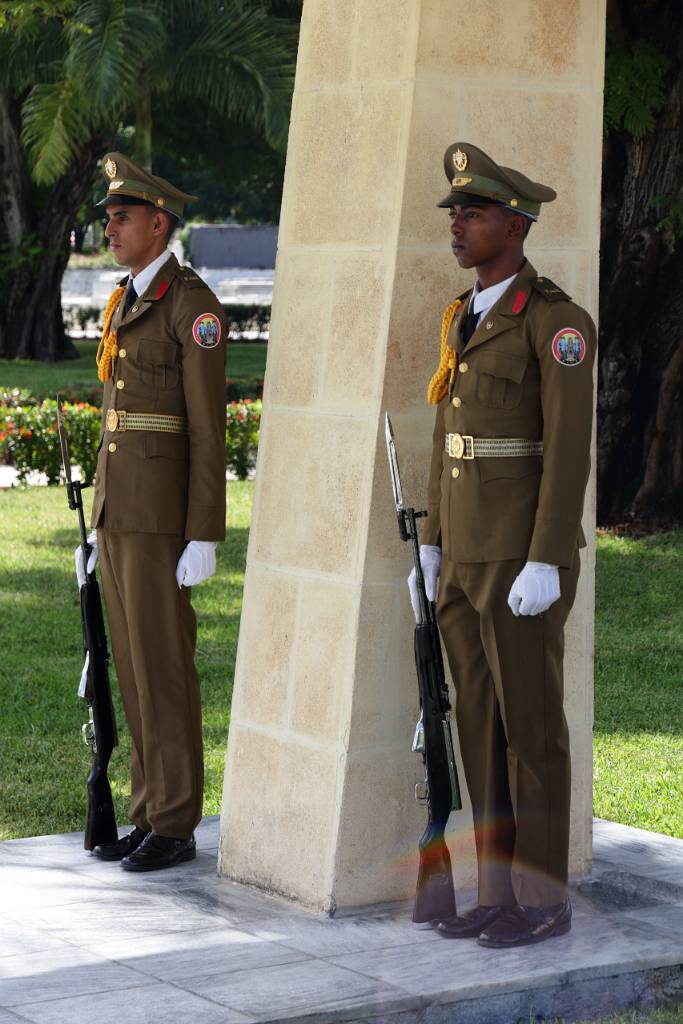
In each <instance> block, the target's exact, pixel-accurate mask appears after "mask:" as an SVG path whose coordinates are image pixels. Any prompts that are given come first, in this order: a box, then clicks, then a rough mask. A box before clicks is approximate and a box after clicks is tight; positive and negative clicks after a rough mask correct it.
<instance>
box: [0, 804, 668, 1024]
mask: <svg viewBox="0 0 683 1024" xmlns="http://www.w3.org/2000/svg"><path fill="white" fill-rule="evenodd" d="M197 841H198V847H199V851H200V852H199V854H198V857H197V860H196V861H194V862H192V863H190V864H184V865H181V866H179V867H178V868H175V869H172V870H167V871H161V872H158V873H154V874H149V875H135V874H129V873H126V872H124V871H122V870H121V869H120V867H119V865H118V864H103V863H101V862H100V861H98V860H96V859H94V858H93V857H91V856H89V855H88V854H86V853H85V852H84V851H83V849H82V834H79V833H73V834H69V835H59V836H44V837H39V838H34V839H19V840H12V841H8V842H4V843H0V1024H18V1022H21V1021H35V1022H39V1024H66V1022H68V1024H86V1022H87V1024H92V1022H93V1021H97V1022H98V1024H120V1022H121V1021H125V1022H126V1024H159V1022H164V1024H180V1022H183V1024H184V1022H187V1021H191V1022H193V1024H240V1022H243V1024H248V1022H255V1021H259V1022H260V1021H285V1020H286V1021H290V1022H294V1021H304V1020H305V1021H307V1022H310V1024H312V1022H314V1021H315V1022H323V1021H324V1022H333V1021H373V1022H376V1024H413V1022H415V1024H417V1022H420V1024H441V1022H450V1024H516V1022H518V1021H519V1020H520V1019H521V1020H522V1021H523V1022H524V1024H528V1022H529V1021H530V1020H532V1021H533V1020H543V1019H545V1020H551V1019H553V1018H554V1017H559V1016H561V1017H563V1018H564V1019H565V1020H567V1021H576V1020H585V1019H588V1018H591V1017H597V1016H599V1015H601V1014H606V1013H608V1012H609V1011H610V1010H613V1009H616V1008H620V1007H625V1006H632V1005H640V1006H649V1005H658V1004H664V1003H666V1002H669V1001H676V1000H677V999H678V1000H680V999H683V841H679V840H675V839H670V838H667V837H665V836H660V835H655V834H652V833H648V832H643V831H640V830H637V829H632V828H627V827H625V826H623V825H617V824H613V823H611V822H607V821H596V822H595V839H594V858H595V860H594V873H593V876H592V878H590V879H586V880H584V881H579V882H578V883H577V884H575V885H574V887H573V893H572V901H573V905H574V926H573V928H572V931H571V932H570V934H569V935H566V936H563V937H562V938H559V939H552V940H549V941H547V942H545V943H544V944H542V945H540V946H538V947H531V948H528V947H527V948H521V949H517V950H509V951H505V952H498V951H495V950H487V949H483V948H481V947H479V946H478V945H477V944H476V942H475V941H474V940H466V941H447V940H444V939H441V938H440V937H439V936H438V935H436V934H435V933H434V932H432V931H420V930H417V929H415V928H414V927H413V926H412V924H411V922H410V908H409V907H407V906H406V905H401V906H391V907H387V906H384V907H380V908H372V909H364V910H362V911H358V912H354V913H345V914H340V915H338V916H337V917H335V918H334V919H329V918H324V917H319V916H316V915H311V914H308V913H306V912H304V911H301V910H299V909H297V908H296V907H293V906H292V905H290V904H288V903H286V902H285V901H284V900H281V899H279V898H276V897H269V896H266V895H264V894H262V893H260V892H257V891H254V890H251V889H249V888H247V887H244V886H241V885H237V884H236V883H233V882H230V881H227V880H226V879H222V878H218V877H217V875H216V854H217V843H218V819H217V818H207V819H205V820H204V821H203V822H202V824H201V826H200V828H199V829H198V831H197ZM473 895H474V894H473V893H465V894H459V906H460V908H461V909H465V908H466V907H467V905H468V903H471V902H472V901H473Z"/></svg>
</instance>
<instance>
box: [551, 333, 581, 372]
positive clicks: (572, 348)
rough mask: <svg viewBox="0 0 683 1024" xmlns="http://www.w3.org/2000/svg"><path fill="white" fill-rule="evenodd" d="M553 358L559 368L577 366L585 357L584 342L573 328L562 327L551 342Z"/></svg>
mask: <svg viewBox="0 0 683 1024" xmlns="http://www.w3.org/2000/svg"><path fill="white" fill-rule="evenodd" d="M551 347H552V353H553V357H554V358H555V359H556V360H557V362H558V363H560V365H561V366H578V365H579V363H582V362H583V360H584V358H585V356H586V342H585V339H584V337H583V334H581V331H577V329H576V328H575V327H563V328H561V330H559V331H558V332H557V334H556V335H555V337H554V338H553V340H552V342H551Z"/></svg>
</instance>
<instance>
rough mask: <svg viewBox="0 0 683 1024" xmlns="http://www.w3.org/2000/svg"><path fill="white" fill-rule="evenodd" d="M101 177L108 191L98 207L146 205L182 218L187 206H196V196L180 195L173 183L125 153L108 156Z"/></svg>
mask: <svg viewBox="0 0 683 1024" xmlns="http://www.w3.org/2000/svg"><path fill="white" fill-rule="evenodd" d="M102 173H103V174H104V178H105V181H106V182H107V183H108V185H109V188H108V190H107V194H106V196H105V197H104V199H101V200H100V201H99V203H98V204H97V205H98V206H107V204H110V203H116V202H119V203H122V204H124V205H125V204H126V203H132V204H138V203H143V204H144V205H147V204H149V205H150V206H156V207H158V209H160V210H166V211H167V212H168V213H172V214H173V216H174V217H178V218H180V217H182V215H183V209H184V207H185V203H193V202H196V200H197V196H191V195H188V193H187V192H181V191H180V189H179V188H176V187H175V185H171V183H170V181H166V180H165V179H164V178H159V177H158V176H157V175H156V174H150V173H149V171H146V170H144V168H142V167H139V166H138V164H136V163H134V162H133V161H132V160H131V159H130V158H129V157H127V156H123V154H122V153H107V155H106V156H105V158H104V160H103V161H102Z"/></svg>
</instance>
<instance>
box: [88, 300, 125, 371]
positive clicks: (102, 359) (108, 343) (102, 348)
mask: <svg viewBox="0 0 683 1024" xmlns="http://www.w3.org/2000/svg"><path fill="white" fill-rule="evenodd" d="M125 290H126V289H125V288H115V289H114V291H113V292H112V293H111V295H110V296H109V301H108V302H107V308H106V309H105V311H104V330H103V331H102V338H101V339H100V343H99V345H98V346H97V355H96V356H95V361H96V362H97V376H98V378H99V379H100V380H101V381H105V380H109V378H110V377H111V361H112V359H113V358H114V357H115V356H117V355H118V354H119V346H118V345H117V343H116V331H110V329H109V328H110V326H111V318H112V317H113V315H114V310H115V309H116V307H117V306H118V304H119V302H120V301H121V298H122V296H123V294H124V292H125Z"/></svg>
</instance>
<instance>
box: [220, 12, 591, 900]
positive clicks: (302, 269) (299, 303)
mask: <svg viewBox="0 0 683 1024" xmlns="http://www.w3.org/2000/svg"><path fill="white" fill-rule="evenodd" d="M604 21H605V11H604V0H564V2H562V3H557V2H556V0H491V2H488V3H486V4H475V5H473V4H471V3H470V2H469V0H372V2H371V3H368V2H366V0H344V3H339V2H338V0H306V2H305V4H304V11H303V20H302V24H301V43H300V50H299V59H298V64H297V74H296V88H295V93H294V103H293V110H292V121H291V128H290V135H289V150H288V157H287V170H286V176H285V190H284V201H283V208H282V223H281V228H280V236H279V251H278V257H277V268H276V278H275V291H274V296H273V320H272V325H271V340H270V344H269V352H268V367H267V374H266V393H265V400H264V417H263V424H262V431H261V447H260V451H259V457H258V466H257V473H256V494H255V503H254V512H253V522H252V529H251V536H250V541H249V552H248V556H247V573H246V582H245V590H244V606H243V611H242V620H241V628H240V638H239V650H238V656H237V668H236V678H235V692H234V699H233V705H232V723H231V727H230V736H229V742H228V757H227V763H226V772H225V788H224V796H223V814H222V820H221V847H220V855H219V869H220V871H221V872H222V873H223V874H225V875H227V876H229V877H232V878H235V879H238V880H240V881H245V882H250V883H253V884H255V885H258V886H262V887H264V888H266V889H269V890H272V891H276V892H280V893H284V894H286V895H288V896H290V897H293V898H294V899H296V900H297V901H299V902H300V903H302V904H305V905H308V906H311V907H314V908H318V909H324V910H328V911H330V912H333V911H334V909H335V908H336V907H338V906H339V907H342V906H359V905H364V904H370V903H377V902H381V901H387V900H396V899H402V898H408V897H410V896H412V894H413V892H414V885H415V877H416V864H417V858H416V844H417V840H418V837H419V835H420V833H421V831H422V828H423V825H424V821H425V811H424V809H423V808H422V807H420V806H418V805H417V804H416V803H415V801H414V799H413V784H414V782H416V781H418V780H419V778H420V777H421V765H420V761H419V758H418V756H417V755H415V754H413V753H411V750H410V746H411V740H412V735H413V727H414V723H415V719H416V717H417V713H418V699H417V689H416V681H415V671H414V664H413V654H412V630H413V619H412V612H411V609H410V604H409V600H408V594H407V590H406V582H405V580H406V577H407V575H408V572H409V570H410V568H411V558H410V552H409V549H408V546H407V545H404V544H402V543H401V542H400V540H399V538H398V532H397V528H396V520H395V516H394V511H393V499H392V495H391V488H390V480H389V470H388V465H387V458H386V453H385V446H384V432H383V423H382V419H383V414H384V410H386V409H388V410H389V411H390V413H391V415H392V420H393V423H394V428H395V431H396V439H397V445H398V451H399V458H400V460H401V471H402V476H403V483H404V491H405V494H406V500H407V502H408V503H410V504H414V505H415V506H416V507H418V508H422V507H424V506H425V499H426V474H427V466H428V461H429V451H430V445H431V431H432V424H433V416H434V410H433V408H432V407H429V406H427V404H426V401H425V389H426V385H427V381H428V380H429V377H430V376H431V374H432V372H433V370H434V369H435V367H436V364H437V362H438V351H439V330H440V323H441V315H442V311H443V309H444V308H445V306H446V305H447V304H448V303H449V302H450V301H452V299H453V298H454V296H456V295H457V294H458V293H459V292H461V291H462V290H464V289H465V288H467V287H468V285H469V284H470V283H471V282H472V280H473V272H472V271H469V272H464V271H460V270H459V268H458V266H457V263H456V262H455V260H454V258H453V256H452V254H451V251H450V246H449V233H448V227H449V225H448V216H447V212H446V211H445V210H442V209H437V208H436V206H435V204H436V202H437V201H438V199H439V198H440V197H441V196H442V194H443V192H444V186H445V180H444V176H443V169H442V156H443V152H444V150H445V148H446V146H447V145H448V144H449V143H450V142H453V141H455V140H456V139H464V140H467V141H469V142H472V143H473V144H475V145H477V146H480V147H481V148H483V149H484V150H486V151H487V152H488V153H490V154H491V155H492V156H493V157H494V159H496V160H498V161H499V162H501V163H503V164H507V165H508V166H513V167H517V168H519V169H520V170H522V171H524V172H525V173H527V174H528V175H529V176H530V177H532V178H535V179H536V180H539V181H543V182H546V183H548V184H550V185H552V186H553V187H554V188H555V189H556V190H557V192H558V199H557V200H556V201H555V202H554V203H552V204H551V205H549V206H548V207H547V208H545V207H544V209H543V213H542V216H541V219H540V221H539V223H538V225H536V226H534V227H533V228H532V230H531V235H530V239H529V242H530V244H529V245H528V247H527V248H528V254H529V257H530V259H531V261H532V262H533V263H534V265H535V266H536V267H537V269H538V270H539V273H543V274H544V275H547V276H548V277H551V278H554V279H555V280H556V281H557V283H558V284H559V285H560V286H561V287H562V288H563V289H564V290H565V291H567V292H568V293H569V294H570V295H572V296H573V297H574V298H575V300H576V301H577V302H579V303H580V304H582V305H584V306H586V307H587V308H588V309H589V310H590V311H591V313H592V314H593V316H594V317H596V316H597V300H598V244H599V221H600V216H599V215H600V173H601V139H602V87H603V60H604ZM594 498H595V495H594V484H593V482H591V484H590V486H589V490H588V494H587V499H586V510H585V520H584V528H585V531H586V534H587V536H588V537H589V538H590V542H589V547H588V548H587V549H586V550H585V551H584V552H583V553H582V574H581V582H580V591H579V595H578V598H577V601H576V606H575V609H574V612H573V615H572V618H571V621H570V623H569V627H568V630H567V658H566V702H567V713H568V717H569V722H570V728H571V735H572V754H573V769H574V771H573V774H574V782H573V804H572V806H573V811H572V847H571V867H572V871H573V872H582V871H585V870H586V869H587V868H588V867H589V865H590V855H591V818H592V762H591V726H592V683H593V670H592V664H593V591H594V545H593V543H592V538H593V536H594V505H595V500H594ZM461 778H462V772H461ZM463 788H464V787H463ZM452 822H453V829H452V831H451V834H450V836H449V845H450V848H451V853H452V857H453V861H454V868H455V875H456V884H459V885H462V884H464V883H468V882H469V883H472V882H473V881H474V878H475V861H474V844H473V841H472V836H471V818H470V815H469V810H468V808H467V807H466V808H465V809H464V810H463V811H461V812H459V813H458V814H456V815H453V816H452Z"/></svg>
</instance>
